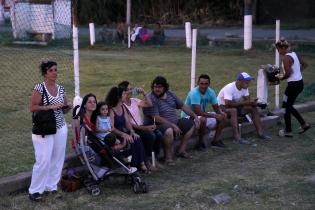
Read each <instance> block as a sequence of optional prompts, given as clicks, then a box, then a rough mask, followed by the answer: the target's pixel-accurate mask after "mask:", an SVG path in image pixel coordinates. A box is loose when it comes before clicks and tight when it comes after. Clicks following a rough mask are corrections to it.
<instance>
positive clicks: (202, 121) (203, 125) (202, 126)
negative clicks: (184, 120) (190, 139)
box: [198, 117, 207, 146]
mask: <svg viewBox="0 0 315 210" xmlns="http://www.w3.org/2000/svg"><path fill="white" fill-rule="evenodd" d="M199 120H200V127H199V130H198V135H199V142H198V146H199V145H202V144H204V141H203V136H204V135H205V132H206V128H207V127H206V122H207V118H205V117H200V119H199Z"/></svg>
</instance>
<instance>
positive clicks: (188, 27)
mask: <svg viewBox="0 0 315 210" xmlns="http://www.w3.org/2000/svg"><path fill="white" fill-rule="evenodd" d="M185 34H186V47H187V48H191V24H190V22H186V23H185Z"/></svg>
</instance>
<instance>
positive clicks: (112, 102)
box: [105, 86, 124, 108]
mask: <svg viewBox="0 0 315 210" xmlns="http://www.w3.org/2000/svg"><path fill="white" fill-rule="evenodd" d="M123 92H124V90H123V89H122V88H120V87H116V86H115V87H112V88H111V89H110V90H109V92H108V93H107V96H106V98H105V103H106V104H107V105H108V106H109V108H113V107H115V106H117V104H118V102H119V100H120V99H121V97H122V94H123Z"/></svg>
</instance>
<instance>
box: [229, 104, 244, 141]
mask: <svg viewBox="0 0 315 210" xmlns="http://www.w3.org/2000/svg"><path fill="white" fill-rule="evenodd" d="M226 113H227V114H228V115H229V116H230V120H229V121H230V124H231V127H232V129H233V136H234V140H235V141H238V140H240V138H241V135H240V132H239V128H238V122H237V110H236V109H235V108H228V109H226Z"/></svg>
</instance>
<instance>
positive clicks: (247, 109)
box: [218, 72, 271, 140]
mask: <svg viewBox="0 0 315 210" xmlns="http://www.w3.org/2000/svg"><path fill="white" fill-rule="evenodd" d="M252 80H254V78H253V77H251V76H250V75H249V74H248V73H246V72H242V73H240V74H238V76H237V79H236V81H234V82H231V83H229V84H227V85H226V86H224V87H223V88H222V89H221V90H220V92H219V94H218V103H219V105H220V107H221V109H222V110H223V111H226V112H229V111H231V110H233V109H234V110H235V109H236V110H237V114H238V116H243V115H245V114H248V113H250V114H251V116H252V118H253V123H254V125H255V127H256V130H257V133H258V137H259V138H260V139H263V140H271V137H270V136H267V135H265V134H264V131H263V128H262V124H261V120H260V115H259V111H258V109H257V100H254V101H252V100H251V98H250V95H249V91H248V87H249V84H250V81H252Z"/></svg>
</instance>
